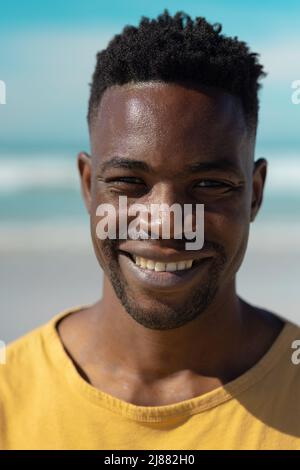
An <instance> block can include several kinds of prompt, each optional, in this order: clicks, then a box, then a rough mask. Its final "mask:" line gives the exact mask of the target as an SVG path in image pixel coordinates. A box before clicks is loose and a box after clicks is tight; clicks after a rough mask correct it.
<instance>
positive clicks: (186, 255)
mask: <svg viewBox="0 0 300 470" xmlns="http://www.w3.org/2000/svg"><path fill="white" fill-rule="evenodd" d="M119 252H120V253H124V254H125V255H130V256H131V257H133V256H141V257H142V258H146V259H150V260H153V261H156V262H161V263H178V262H179V261H187V260H204V259H206V258H211V257H212V256H213V255H214V253H210V252H208V251H204V250H199V251H192V250H189V251H187V250H185V251H182V250H176V249H174V248H171V247H163V246H149V245H148V246H147V245H146V246H145V244H143V243H139V244H138V243H136V244H135V246H134V247H131V246H128V247H127V246H126V245H122V246H120V249H119ZM191 269H192V268H191Z"/></svg>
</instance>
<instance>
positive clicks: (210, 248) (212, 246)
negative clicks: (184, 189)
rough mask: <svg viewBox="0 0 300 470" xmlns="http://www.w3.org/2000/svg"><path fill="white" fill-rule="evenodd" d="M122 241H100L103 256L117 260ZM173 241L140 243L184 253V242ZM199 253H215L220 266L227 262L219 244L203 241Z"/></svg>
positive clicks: (224, 252)
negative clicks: (167, 247) (113, 256)
mask: <svg viewBox="0 0 300 470" xmlns="http://www.w3.org/2000/svg"><path fill="white" fill-rule="evenodd" d="M122 241H123V240H117V239H110V238H106V239H105V240H102V248H103V252H104V254H105V255H106V256H108V257H112V255H113V254H114V255H115V258H117V256H118V250H119V247H120V243H121V242H122ZM173 241H174V242H176V243H175V244H173V243H171V242H172V240H153V241H150V242H149V240H144V241H142V243H146V244H147V245H149V244H152V242H154V243H153V245H154V244H155V246H158V245H159V246H171V245H172V247H174V248H176V249H177V250H178V251H182V252H184V251H186V250H185V249H184V240H173ZM178 242H180V243H178ZM140 243H141V242H140ZM199 251H201V253H202V252H203V253H205V252H206V251H207V252H215V253H216V254H217V255H218V260H219V263H220V264H225V263H226V261H227V255H226V250H225V248H224V246H223V245H221V244H220V243H217V242H214V241H210V240H205V241H204V245H203V247H202V248H201V250H199Z"/></svg>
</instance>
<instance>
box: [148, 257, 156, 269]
mask: <svg viewBox="0 0 300 470" xmlns="http://www.w3.org/2000/svg"><path fill="white" fill-rule="evenodd" d="M154 268H155V261H152V260H151V259H148V261H147V269H154Z"/></svg>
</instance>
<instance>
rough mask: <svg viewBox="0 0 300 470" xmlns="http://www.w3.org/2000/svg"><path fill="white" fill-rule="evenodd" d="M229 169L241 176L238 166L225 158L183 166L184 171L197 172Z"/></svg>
mask: <svg viewBox="0 0 300 470" xmlns="http://www.w3.org/2000/svg"><path fill="white" fill-rule="evenodd" d="M218 170H219V171H229V172H231V173H234V174H235V175H237V176H239V177H241V176H242V173H241V170H240V169H239V167H238V166H237V165H236V164H234V163H233V162H232V161H230V160H227V159H225V158H224V159H220V160H217V161H215V162H195V163H192V164H191V165H187V166H186V167H185V170H184V173H186V174H189V173H199V172H213V171H218Z"/></svg>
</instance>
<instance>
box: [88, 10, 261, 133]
mask: <svg viewBox="0 0 300 470" xmlns="http://www.w3.org/2000/svg"><path fill="white" fill-rule="evenodd" d="M221 31H222V25H221V24H219V23H215V24H210V23H208V22H207V21H206V19H205V18H203V17H196V18H195V20H192V19H191V17H190V16H189V15H187V14H186V13H184V12H181V11H180V12H177V13H175V15H174V16H171V15H170V14H169V12H168V10H164V12H163V13H162V14H161V15H159V16H158V17H157V18H156V19H149V18H147V17H144V16H143V17H142V18H141V20H140V23H139V25H138V27H135V26H129V25H127V26H125V27H124V28H123V31H122V32H121V34H117V35H115V36H114V37H113V38H112V39H111V41H110V42H109V43H108V46H107V48H106V49H104V50H102V51H100V52H98V54H97V63H96V68H95V71H94V74H93V77H92V83H91V84H90V86H91V92H90V98H89V107H88V116H87V117H88V123H89V124H91V121H92V119H93V116H94V115H95V113H96V112H97V108H98V106H99V104H100V100H101V97H102V95H103V93H104V91H105V90H106V89H107V88H108V87H110V86H113V85H123V84H126V83H129V82H133V83H135V82H147V81H160V82H182V81H183V82H184V81H187V82H192V83H194V84H195V85H200V86H201V85H204V86H212V87H217V88H220V89H222V90H224V91H225V92H228V93H231V94H233V95H235V96H237V97H239V98H240V100H241V103H242V106H243V110H244V113H245V117H246V122H247V124H248V125H249V127H251V128H252V127H254V129H256V126H257V120H258V110H259V100H258V91H259V89H260V87H261V85H260V83H259V79H260V78H262V77H264V76H265V75H266V73H265V72H264V70H263V66H262V65H261V64H260V63H259V62H258V54H257V53H253V52H251V51H250V49H249V47H248V45H247V44H246V43H245V42H243V41H239V40H238V38H237V37H236V36H235V37H234V38H231V37H227V36H225V35H223V34H221Z"/></svg>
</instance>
